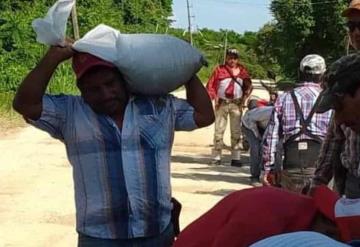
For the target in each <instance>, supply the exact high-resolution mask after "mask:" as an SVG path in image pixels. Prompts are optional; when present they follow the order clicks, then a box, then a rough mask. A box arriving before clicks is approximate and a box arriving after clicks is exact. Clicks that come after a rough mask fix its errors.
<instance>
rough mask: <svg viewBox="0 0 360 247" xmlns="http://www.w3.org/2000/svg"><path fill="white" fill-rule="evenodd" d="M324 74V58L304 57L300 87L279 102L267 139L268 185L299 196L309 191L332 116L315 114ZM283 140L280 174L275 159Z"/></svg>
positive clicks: (285, 94)
mask: <svg viewBox="0 0 360 247" xmlns="http://www.w3.org/2000/svg"><path fill="white" fill-rule="evenodd" d="M324 72H325V61H324V59H323V58H322V57H321V56H319V55H316V54H311V55H307V56H305V57H304V58H303V59H302V60H301V63H300V69H299V83H297V87H295V89H293V90H291V91H289V92H285V93H284V94H282V95H281V96H279V97H278V99H277V100H276V102H275V105H274V112H273V115H272V117H271V120H270V122H269V125H268V128H267V131H266V135H265V137H264V138H265V142H264V146H263V165H264V170H265V174H264V178H263V183H264V184H265V185H275V186H281V187H283V188H285V189H288V190H291V191H294V192H298V193H301V192H303V189H304V188H309V186H310V182H311V179H312V177H313V175H314V171H315V161H316V159H317V155H318V153H319V151H320V147H321V143H322V141H323V139H324V138H325V135H326V130H327V128H328V126H329V122H330V119H331V114H332V113H331V111H329V112H325V113H322V114H314V111H315V104H316V102H317V99H318V96H319V94H320V92H321V91H322V89H321V86H320V82H321V77H322V75H323V73H324ZM280 138H282V140H283V141H282V143H283V150H284V160H283V168H282V171H281V172H280V173H279V172H278V171H277V170H276V169H275V167H276V163H275V161H276V160H275V157H276V151H277V146H278V142H279V139H280Z"/></svg>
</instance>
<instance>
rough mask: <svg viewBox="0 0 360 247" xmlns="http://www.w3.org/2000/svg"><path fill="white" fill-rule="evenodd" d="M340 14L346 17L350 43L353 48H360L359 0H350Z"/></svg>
mask: <svg viewBox="0 0 360 247" xmlns="http://www.w3.org/2000/svg"><path fill="white" fill-rule="evenodd" d="M342 16H343V17H345V18H346V26H347V28H348V35H349V41H350V45H351V46H352V47H353V48H354V49H355V50H359V49H360V0H353V1H351V2H350V4H349V6H348V8H347V9H345V10H344V11H343V12H342Z"/></svg>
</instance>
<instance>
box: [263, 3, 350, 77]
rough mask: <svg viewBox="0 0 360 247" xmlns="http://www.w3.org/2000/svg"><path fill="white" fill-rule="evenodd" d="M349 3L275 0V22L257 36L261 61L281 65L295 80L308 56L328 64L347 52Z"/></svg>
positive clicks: (264, 27)
mask: <svg viewBox="0 0 360 247" xmlns="http://www.w3.org/2000/svg"><path fill="white" fill-rule="evenodd" d="M347 4H348V1H347V0H335V1H329V2H324V1H323V0H302V1H297V0H273V1H272V3H271V11H272V13H273V16H274V18H275V21H274V22H271V23H268V24H266V25H264V26H263V28H262V29H261V30H260V31H259V32H258V35H257V38H258V39H257V42H258V49H257V52H258V55H259V57H260V60H264V61H267V62H274V63H278V64H279V65H280V67H281V70H282V71H283V72H284V73H285V74H286V76H288V77H293V78H295V77H296V74H297V68H298V65H299V62H300V60H301V59H302V58H303V57H304V56H305V55H307V54H310V53H316V54H319V55H321V56H323V57H324V58H325V59H326V61H327V62H328V63H330V62H332V61H334V60H335V59H336V58H338V57H340V56H341V55H343V54H344V52H345V37H346V32H345V29H344V18H343V17H341V11H342V10H343V9H345V7H346V6H347Z"/></svg>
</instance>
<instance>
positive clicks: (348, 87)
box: [329, 70, 360, 97]
mask: <svg viewBox="0 0 360 247" xmlns="http://www.w3.org/2000/svg"><path fill="white" fill-rule="evenodd" d="M335 83H337V84H339V87H341V86H342V85H343V89H342V90H339V93H345V94H349V95H350V96H351V97H353V96H354V95H355V93H356V91H357V90H358V88H359V87H360V71H358V70H356V71H352V72H351V73H348V74H346V75H344V76H342V77H340V78H338V80H337V81H333V82H332V83H331V82H330V83H329V84H330V85H332V84H335ZM330 87H332V86H330Z"/></svg>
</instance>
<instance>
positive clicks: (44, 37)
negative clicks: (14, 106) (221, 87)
mask: <svg viewBox="0 0 360 247" xmlns="http://www.w3.org/2000/svg"><path fill="white" fill-rule="evenodd" d="M74 4H75V0H58V1H57V2H56V3H55V4H54V5H53V6H52V7H51V8H50V9H49V11H48V13H47V15H46V16H45V18H43V19H36V20H34V21H33V28H34V30H35V32H36V34H37V41H38V42H40V43H43V44H46V45H63V44H64V40H65V33H66V24H67V19H68V18H69V15H70V13H71V9H72V7H73V6H74ZM73 48H74V49H75V50H77V51H81V52H88V53H90V54H93V55H95V56H98V57H100V58H102V59H104V60H107V61H109V62H112V63H114V64H115V65H116V66H117V67H118V68H119V70H120V72H121V73H122V74H123V76H124V79H125V80H126V82H127V83H128V84H129V88H130V90H131V91H132V92H134V93H140V94H146V95H160V94H166V93H169V92H171V91H173V90H175V89H176V88H178V87H180V86H181V85H183V84H184V83H186V82H187V81H188V80H189V79H190V78H191V77H192V76H193V75H194V74H196V72H198V71H199V70H200V68H201V67H202V66H203V65H205V64H206V61H205V59H204V57H203V56H202V55H201V54H200V53H199V52H198V51H197V50H196V49H195V48H193V47H192V46H191V45H190V44H188V43H187V42H185V41H183V40H181V39H178V38H175V37H172V36H168V35H159V34H121V33H120V32H119V31H118V30H115V29H113V28H111V27H109V26H106V25H103V24H101V25H99V26H97V27H96V28H94V29H93V30H91V31H90V32H88V33H87V34H86V35H85V36H84V37H83V38H82V39H80V40H78V41H77V42H75V44H74V45H73Z"/></svg>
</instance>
